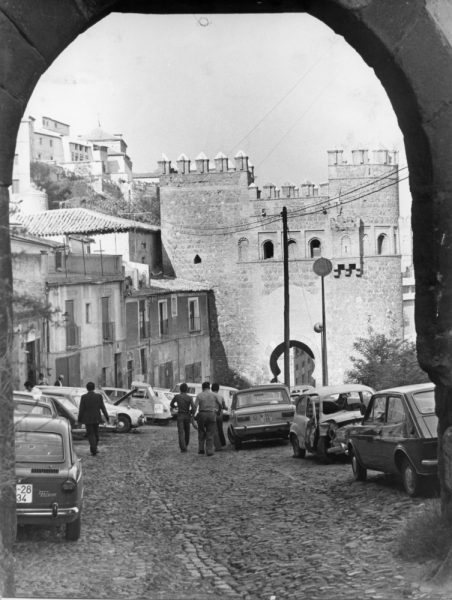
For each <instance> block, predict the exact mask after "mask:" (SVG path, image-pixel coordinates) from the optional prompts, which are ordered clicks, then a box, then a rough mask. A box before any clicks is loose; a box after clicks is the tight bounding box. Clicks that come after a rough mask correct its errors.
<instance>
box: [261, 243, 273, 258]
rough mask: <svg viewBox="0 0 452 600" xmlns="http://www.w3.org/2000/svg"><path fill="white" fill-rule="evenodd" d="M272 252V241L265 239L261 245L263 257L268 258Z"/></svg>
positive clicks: (271, 255) (271, 256)
mask: <svg viewBox="0 0 452 600" xmlns="http://www.w3.org/2000/svg"><path fill="white" fill-rule="evenodd" d="M274 254H275V252H274V247H273V242H271V241H270V240H267V241H266V242H264V243H263V245H262V255H263V259H264V260H267V259H268V258H273V256H274Z"/></svg>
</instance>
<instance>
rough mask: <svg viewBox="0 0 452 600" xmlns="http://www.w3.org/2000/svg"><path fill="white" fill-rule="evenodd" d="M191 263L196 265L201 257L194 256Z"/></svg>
mask: <svg viewBox="0 0 452 600" xmlns="http://www.w3.org/2000/svg"><path fill="white" fill-rule="evenodd" d="M193 262H194V263H195V265H198V264H199V263H200V262H202V261H201V257H200V256H199V254H197V255H196V256H195V258H194V259H193Z"/></svg>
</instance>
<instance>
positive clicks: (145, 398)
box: [114, 381, 173, 425]
mask: <svg viewBox="0 0 452 600" xmlns="http://www.w3.org/2000/svg"><path fill="white" fill-rule="evenodd" d="M170 402H171V399H170V398H168V397H167V396H166V395H164V394H156V393H155V391H154V389H153V387H152V386H151V385H150V384H149V383H146V382H143V381H132V389H130V390H128V391H127V392H126V394H125V395H124V396H122V397H120V398H119V399H117V400H115V401H114V403H115V405H117V406H129V407H135V408H137V409H139V410H141V411H142V412H143V414H144V418H145V419H146V421H148V422H156V423H163V424H165V425H166V424H168V423H169V422H170V421H171V419H172V418H173V415H172V414H171V409H170Z"/></svg>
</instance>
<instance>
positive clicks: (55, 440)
mask: <svg viewBox="0 0 452 600" xmlns="http://www.w3.org/2000/svg"><path fill="white" fill-rule="evenodd" d="M15 440H16V442H15V443H16V462H31V463H42V462H50V463H53V462H63V461H64V448H63V438H62V437H61V435H59V434H58V433H47V432H45V431H16V436H15Z"/></svg>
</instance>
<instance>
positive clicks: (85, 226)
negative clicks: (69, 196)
mask: <svg viewBox="0 0 452 600" xmlns="http://www.w3.org/2000/svg"><path fill="white" fill-rule="evenodd" d="M17 219H18V220H20V221H21V223H22V224H23V225H24V226H25V227H26V228H27V230H28V232H29V233H30V234H31V235H37V236H53V235H70V234H88V235H95V234H99V233H114V232H124V231H132V230H140V231H159V230H160V228H159V227H157V226H155V225H149V224H148V223H140V222H139V221H132V220H130V219H121V218H120V217H115V216H113V215H106V214H104V213H99V212H96V211H94V210H89V209H87V208H60V209H58V210H45V211H42V212H37V213H33V214H21V215H20V216H18V217H17Z"/></svg>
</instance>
